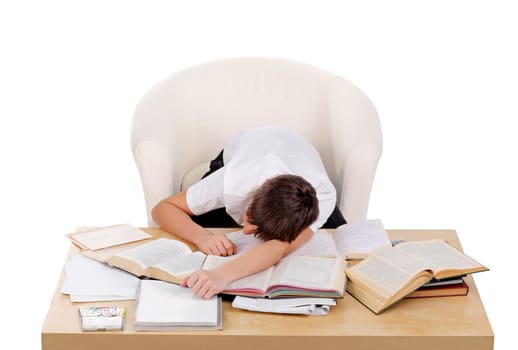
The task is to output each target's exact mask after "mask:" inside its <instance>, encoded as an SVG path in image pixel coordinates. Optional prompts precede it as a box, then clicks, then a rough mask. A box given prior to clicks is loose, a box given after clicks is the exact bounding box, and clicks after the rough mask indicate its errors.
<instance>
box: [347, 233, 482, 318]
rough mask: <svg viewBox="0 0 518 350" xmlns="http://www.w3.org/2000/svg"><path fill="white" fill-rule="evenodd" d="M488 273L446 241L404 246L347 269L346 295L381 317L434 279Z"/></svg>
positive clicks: (414, 242) (391, 249)
mask: <svg viewBox="0 0 518 350" xmlns="http://www.w3.org/2000/svg"><path fill="white" fill-rule="evenodd" d="M487 270H488V268H487V267H485V266H483V265H481V264H480V263H478V262H477V261H475V260H473V259H472V258H470V257H468V256H467V255H465V254H464V253H462V252H460V251H459V250H457V249H455V248H454V247H452V246H451V245H449V244H448V243H447V242H445V241H444V240H440V239H434V240H429V241H413V242H403V243H399V244H397V245H396V246H394V247H388V248H383V249H379V250H377V251H376V252H375V253H373V254H372V255H370V256H369V257H368V258H366V259H364V260H362V261H361V262H359V263H358V264H356V265H354V266H352V267H350V268H348V269H347V270H346V273H347V277H348V278H349V279H348V281H347V291H348V292H349V293H350V294H351V295H352V296H354V297H355V298H356V299H358V300H359V301H360V302H362V303H363V304H364V305H366V306H367V307H368V308H369V309H370V310H372V311H373V312H374V313H376V314H378V313H380V312H382V311H383V310H385V309H386V308H387V307H389V306H391V305H393V304H394V303H396V302H397V301H399V300H400V299H402V298H404V297H405V296H407V295H409V294H410V293H412V292H413V291H414V290H416V289H418V288H419V287H421V286H423V285H424V284H426V283H427V282H429V281H430V280H431V279H432V278H435V279H438V280H441V279H445V278H452V277H456V276H463V275H466V274H470V273H475V272H480V271H487Z"/></svg>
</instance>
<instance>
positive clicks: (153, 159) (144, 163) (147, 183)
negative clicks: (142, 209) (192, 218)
mask: <svg viewBox="0 0 518 350" xmlns="http://www.w3.org/2000/svg"><path fill="white" fill-rule="evenodd" d="M133 157H134V158H135V163H136V164H137V168H138V171H139V173H140V179H141V182H142V187H143V189H144V196H145V201H146V212H147V218H148V225H149V226H150V227H153V226H155V227H156V226H157V224H156V223H155V222H154V221H153V218H152V217H151V210H152V209H153V207H154V206H155V205H156V204H157V203H158V202H160V201H161V200H162V199H164V198H166V197H168V196H170V195H172V194H173V193H176V192H178V191H179V185H177V186H174V184H179V183H180V181H179V180H178V179H176V178H175V173H174V169H173V168H174V167H173V160H172V158H171V156H170V155H169V154H168V152H167V151H166V149H165V148H163V147H162V146H160V145H159V144H158V143H156V142H154V141H148V140H147V141H141V142H139V143H137V144H135V145H134V148H133ZM176 176H177V175H176ZM175 187H178V188H175Z"/></svg>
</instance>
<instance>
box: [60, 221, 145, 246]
mask: <svg viewBox="0 0 518 350" xmlns="http://www.w3.org/2000/svg"><path fill="white" fill-rule="evenodd" d="M67 236H68V237H69V238H70V239H71V240H72V241H74V242H75V243H77V244H78V245H79V246H81V247H82V248H85V249H90V250H97V249H102V248H106V247H112V246H116V245H120V244H125V243H129V242H135V241H140V240H143V239H148V238H151V235H150V234H148V233H146V232H144V231H143V230H141V229H139V228H137V227H134V226H132V225H129V224H121V225H115V226H109V227H103V228H99V229H92V230H88V231H85V232H76V233H72V234H70V235H67Z"/></svg>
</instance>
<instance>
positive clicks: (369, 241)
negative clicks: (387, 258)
mask: <svg viewBox="0 0 518 350" xmlns="http://www.w3.org/2000/svg"><path fill="white" fill-rule="evenodd" d="M333 237H334V240H335V243H336V246H337V249H338V253H339V254H340V255H341V256H343V257H344V258H346V259H362V258H364V257H366V256H367V255H368V254H370V253H372V252H373V251H375V250H376V249H379V248H380V247H389V246H391V243H390V239H389V237H388V235H387V232H386V231H385V228H384V227H383V223H382V222H381V220H379V219H374V220H365V221H359V222H353V223H350V224H345V225H342V226H339V227H337V229H336V230H335V233H334V236H333Z"/></svg>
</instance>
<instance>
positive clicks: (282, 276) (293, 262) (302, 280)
mask: <svg viewBox="0 0 518 350" xmlns="http://www.w3.org/2000/svg"><path fill="white" fill-rule="evenodd" d="M341 260H342V259H341V258H336V259H332V258H319V257H310V256H292V257H288V258H284V259H282V260H281V261H280V262H279V263H278V264H277V265H276V266H275V269H274V271H273V272H272V276H271V278H270V286H272V285H289V286H297V287H302V288H308V289H329V288H332V287H333V282H334V278H335V276H336V265H337V264H338V263H339V262H340V261H341Z"/></svg>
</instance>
